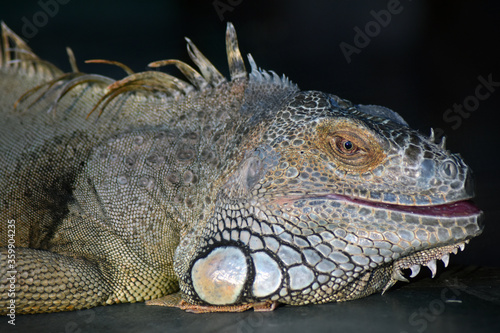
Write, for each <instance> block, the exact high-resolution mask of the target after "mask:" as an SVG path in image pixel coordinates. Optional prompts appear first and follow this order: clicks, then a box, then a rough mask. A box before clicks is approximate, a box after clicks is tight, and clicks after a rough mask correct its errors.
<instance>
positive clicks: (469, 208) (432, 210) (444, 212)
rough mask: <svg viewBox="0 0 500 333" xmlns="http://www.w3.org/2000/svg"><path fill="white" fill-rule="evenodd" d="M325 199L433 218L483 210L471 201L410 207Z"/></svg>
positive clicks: (335, 197)
mask: <svg viewBox="0 0 500 333" xmlns="http://www.w3.org/2000/svg"><path fill="white" fill-rule="evenodd" d="M324 198H326V199H329V200H340V201H347V202H352V203H354V204H356V205H363V206H369V207H374V208H380V209H384V210H388V211H397V212H401V213H410V214H415V215H426V216H433V217H468V216H473V215H479V214H481V210H480V209H479V208H477V206H476V205H475V204H474V203H473V202H472V201H471V200H462V201H455V202H451V203H446V204H440V205H428V206H409V205H399V204H389V203H382V202H375V201H370V200H365V199H359V198H353V197H349V196H345V195H340V194H328V195H326V196H324Z"/></svg>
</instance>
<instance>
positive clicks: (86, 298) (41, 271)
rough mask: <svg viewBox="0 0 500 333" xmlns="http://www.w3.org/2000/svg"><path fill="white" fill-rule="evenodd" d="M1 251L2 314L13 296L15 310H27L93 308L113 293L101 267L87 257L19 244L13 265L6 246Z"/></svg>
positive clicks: (0, 300)
mask: <svg viewBox="0 0 500 333" xmlns="http://www.w3.org/2000/svg"><path fill="white" fill-rule="evenodd" d="M0 254H1V266H0V295H1V296H0V297H1V298H0V314H1V315H5V314H7V313H9V311H10V309H12V305H11V303H12V301H11V300H12V299H14V300H15V303H14V304H15V313H16V314H25V313H40V312H57V311H68V310H77V309H84V308H90V307H94V306H97V305H102V304H105V302H106V300H107V299H108V297H109V294H110V293H111V287H110V286H109V284H108V283H107V282H106V281H105V279H104V276H103V275H102V273H101V271H100V270H99V268H98V267H97V266H96V265H94V264H92V263H91V262H89V261H87V260H85V259H78V258H72V257H68V256H64V255H61V254H57V253H53V252H49V251H43V250H34V249H28V248H16V249H15V266H14V267H12V266H10V264H9V262H8V252H7V249H6V248H1V249H0ZM11 263H12V262H11ZM14 277H15V279H14ZM12 284H14V285H15V288H12ZM9 306H10V308H9Z"/></svg>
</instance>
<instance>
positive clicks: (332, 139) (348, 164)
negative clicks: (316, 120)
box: [317, 118, 385, 172]
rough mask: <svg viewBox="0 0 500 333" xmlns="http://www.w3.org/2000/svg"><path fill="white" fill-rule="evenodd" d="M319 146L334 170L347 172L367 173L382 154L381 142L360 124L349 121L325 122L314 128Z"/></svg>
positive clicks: (382, 156) (375, 164)
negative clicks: (330, 161)
mask: <svg viewBox="0 0 500 333" xmlns="http://www.w3.org/2000/svg"><path fill="white" fill-rule="evenodd" d="M317 133H318V139H319V141H318V146H320V147H323V149H324V150H323V151H324V152H325V153H326V154H328V155H329V156H330V157H331V159H332V161H333V163H334V164H335V165H336V167H337V168H339V169H342V170H345V171H348V172H367V171H369V170H371V169H373V168H374V167H376V166H377V165H378V163H380V161H381V160H382V159H383V158H384V156H385V154H384V152H383V150H382V147H381V146H380V140H379V139H378V138H377V137H376V136H375V135H373V134H372V133H371V131H370V130H369V129H368V128H367V127H366V126H364V125H363V124H362V123H360V122H357V121H354V120H351V119H342V118H340V119H328V120H325V121H324V122H323V123H322V124H321V125H320V126H318V127H317Z"/></svg>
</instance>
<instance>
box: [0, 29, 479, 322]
mask: <svg viewBox="0 0 500 333" xmlns="http://www.w3.org/2000/svg"><path fill="white" fill-rule="evenodd" d="M2 38H3V39H2V41H3V43H2V44H3V45H2V50H1V52H0V65H1V68H0V96H1V97H0V110H1V112H2V124H1V127H2V128H1V131H0V141H1V148H0V152H1V156H2V159H1V161H0V166H1V168H0V170H1V171H0V172H1V174H0V208H1V223H0V227H1V229H0V239H1V242H0V245H2V246H3V248H2V250H1V251H2V252H1V253H2V254H1V255H2V260H1V274H0V278H1V281H0V291H1V295H2V296H1V297H2V298H1V301H0V308H1V310H0V311H1V312H2V313H3V314H7V313H12V311H14V312H15V313H17V314H22V313H40V312H56V311H66V310H76V309H84V308H90V307H95V306H98V305H105V304H112V303H120V302H140V301H145V300H149V304H161V305H169V306H177V307H179V308H181V309H185V310H188V311H193V312H208V311H243V310H246V309H249V308H254V309H256V310H261V311H265V310H272V309H274V308H275V306H276V305H277V304H280V303H281V304H291V305H304V304H310V303H325V302H335V301H337V302H340V301H347V300H353V299H357V298H360V297H364V296H367V295H370V294H372V293H375V292H380V291H382V292H384V291H386V290H387V289H388V288H390V287H391V286H392V285H393V284H394V283H395V282H396V281H398V280H401V281H407V279H406V278H405V277H404V272H403V271H404V270H405V269H411V277H413V276H415V275H416V274H418V272H419V270H420V267H421V265H425V266H427V267H429V269H430V270H431V271H432V275H433V276H434V275H435V274H436V260H442V261H444V264H445V265H447V263H448V259H449V254H450V253H457V251H458V249H461V250H463V248H464V246H465V244H466V243H467V242H468V241H469V240H470V239H471V238H473V237H475V236H477V235H479V234H480V233H481V232H482V229H483V222H482V220H483V213H482V212H481V211H480V210H479V209H478V208H477V207H476V206H475V205H474V204H473V203H472V202H471V201H470V199H471V198H473V184H472V178H471V170H470V169H469V167H468V166H467V165H466V164H465V163H464V161H463V160H462V158H461V157H460V156H459V155H458V154H452V153H450V152H449V151H448V150H446V148H445V144H444V141H441V142H440V143H436V139H435V138H434V135H433V134H432V133H431V136H430V137H428V136H425V135H422V134H421V133H419V132H418V131H416V130H413V129H411V128H410V127H409V126H408V124H407V123H406V122H405V121H404V120H403V118H402V117H400V116H399V115H398V114H397V113H395V112H394V111H392V110H390V109H387V108H384V107H381V106H374V105H355V104H352V103H351V102H349V101H347V100H344V99H342V98H340V97H338V96H335V95H331V94H326V93H323V92H319V91H302V90H300V89H299V88H298V87H297V85H295V84H294V83H292V82H291V81H290V80H288V78H286V77H285V76H282V77H280V76H278V75H277V74H276V73H275V72H272V71H265V70H262V69H259V68H258V67H257V66H256V64H255V61H254V60H253V58H252V57H251V56H250V55H249V56H248V63H249V64H250V68H251V70H250V72H249V73H248V72H247V71H246V69H245V64H244V61H243V58H242V56H241V54H240V51H239V48H238V42H237V38H236V33H235V30H234V27H233V26H232V25H231V24H228V26H227V33H226V48H227V57H228V63H229V71H230V76H231V77H230V80H227V79H226V78H224V77H223V76H222V75H221V74H220V73H219V71H218V70H217V69H216V68H214V66H213V65H212V64H211V63H210V62H209V61H208V60H207V59H206V58H205V57H204V56H203V54H202V53H201V52H200V51H199V50H198V49H197V48H196V47H195V45H194V44H193V43H192V42H191V41H190V40H189V39H187V50H188V53H189V56H190V58H191V60H192V61H193V62H194V64H195V65H196V66H197V68H198V70H195V69H194V68H193V67H191V66H190V65H188V64H186V63H184V62H181V61H179V60H162V61H156V62H154V63H151V64H150V67H151V68H152V70H151V71H145V72H140V73H134V72H133V71H132V70H131V69H130V68H128V67H127V66H125V65H123V64H120V63H117V62H113V61H107V60H96V61H94V62H101V63H108V64H117V65H118V66H120V67H121V68H123V69H124V70H125V72H126V73H127V76H126V77H125V78H123V79H121V80H117V81H115V80H112V79H110V78H107V77H104V76H101V75H97V74H84V73H81V72H79V70H78V68H77V66H76V62H75V61H74V57H73V56H70V60H71V64H72V69H73V71H72V72H70V73H63V72H62V71H61V70H59V69H58V68H56V67H55V66H54V65H51V64H50V63H48V62H46V61H45V60H41V59H39V58H38V57H37V56H36V55H35V54H34V53H33V52H32V51H31V50H30V48H29V47H28V46H27V45H26V43H24V42H23V41H22V39H21V38H19V37H18V36H17V35H16V34H14V33H13V32H12V31H11V30H9V29H8V28H7V27H6V26H5V25H4V24H2ZM70 55H71V53H70ZM165 65H174V66H176V67H177V68H178V69H179V70H180V72H182V73H183V75H184V76H185V77H186V80H187V81H185V80H182V79H179V78H176V77H174V76H171V75H169V74H166V73H163V72H160V71H157V70H155V68H157V67H160V66H165ZM12 304H14V305H12ZM13 308H14V310H13Z"/></svg>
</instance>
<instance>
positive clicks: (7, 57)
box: [0, 21, 62, 77]
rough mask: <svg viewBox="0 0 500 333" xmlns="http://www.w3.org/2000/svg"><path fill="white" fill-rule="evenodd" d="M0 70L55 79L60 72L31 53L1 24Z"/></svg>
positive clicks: (18, 38)
mask: <svg viewBox="0 0 500 333" xmlns="http://www.w3.org/2000/svg"><path fill="white" fill-rule="evenodd" d="M1 30H2V32H1V34H2V40H1V43H0V68H5V69H11V70H20V71H24V72H28V73H29V72H32V73H39V74H44V75H47V76H48V77H55V76H58V75H60V74H61V73H62V72H61V70H60V69H59V68H57V67H56V66H54V65H53V64H51V63H50V62H48V61H45V60H42V59H40V58H38V57H37V55H36V54H34V53H33V51H31V49H30V47H29V46H28V44H26V43H25V42H24V41H23V40H22V39H21V37H19V36H18V35H16V34H15V33H14V32H13V31H12V30H10V29H9V27H7V25H6V24H5V23H4V22H3V21H2V22H1Z"/></svg>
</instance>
